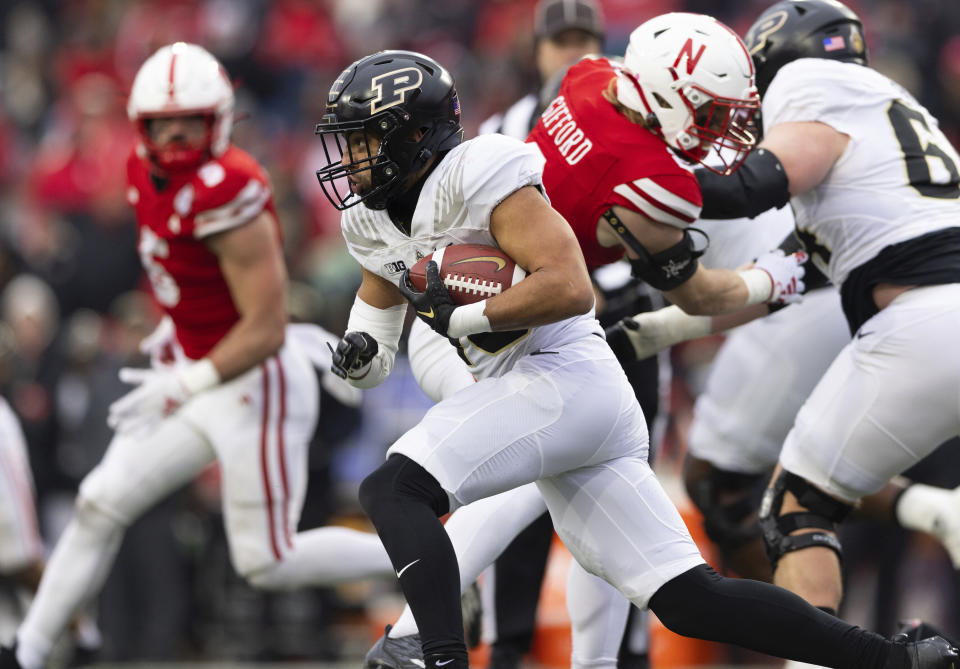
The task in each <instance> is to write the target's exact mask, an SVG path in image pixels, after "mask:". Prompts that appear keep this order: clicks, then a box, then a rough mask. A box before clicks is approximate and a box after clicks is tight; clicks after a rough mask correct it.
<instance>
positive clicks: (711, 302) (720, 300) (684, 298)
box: [664, 267, 749, 316]
mask: <svg viewBox="0 0 960 669" xmlns="http://www.w3.org/2000/svg"><path fill="white" fill-rule="evenodd" d="M664 295H665V296H666V297H667V299H669V300H670V301H671V302H673V303H674V304H676V305H677V306H678V307H680V308H681V309H682V310H683V311H685V312H686V313H688V314H690V315H692V316H714V315H717V314H724V313H729V312H731V311H736V310H738V309H740V308H742V307H743V306H745V305H746V303H747V298H748V296H749V291H748V289H747V284H746V283H745V282H744V280H743V278H741V276H740V273H739V272H735V271H733V270H728V269H705V268H703V267H701V268H700V269H698V270H697V272H696V274H694V275H693V276H692V277H691V278H690V280H689V281H687V282H686V283H684V284H683V285H681V286H680V287H679V288H677V289H675V290H671V291H667V292H665V293H664Z"/></svg>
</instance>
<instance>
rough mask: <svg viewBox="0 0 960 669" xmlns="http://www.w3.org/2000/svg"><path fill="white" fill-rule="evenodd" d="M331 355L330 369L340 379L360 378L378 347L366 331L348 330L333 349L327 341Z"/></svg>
mask: <svg viewBox="0 0 960 669" xmlns="http://www.w3.org/2000/svg"><path fill="white" fill-rule="evenodd" d="M327 346H328V347H329V348H330V354H331V357H332V360H331V363H330V371H331V372H333V373H334V374H336V375H337V376H339V377H340V378H341V379H346V378H347V377H350V378H352V379H360V378H363V376H364V375H365V374H366V373H367V370H368V369H369V368H370V362H371V361H372V360H373V359H374V357H376V355H377V351H378V350H379V349H380V347H379V346H378V345H377V340H376V339H374V338H373V337H371V336H370V335H369V334H367V333H366V332H348V333H347V334H345V335H343V339H341V340H340V343H339V344H337V348H336V349H334V348H333V347H332V346H330V344H329V343H328V344H327Z"/></svg>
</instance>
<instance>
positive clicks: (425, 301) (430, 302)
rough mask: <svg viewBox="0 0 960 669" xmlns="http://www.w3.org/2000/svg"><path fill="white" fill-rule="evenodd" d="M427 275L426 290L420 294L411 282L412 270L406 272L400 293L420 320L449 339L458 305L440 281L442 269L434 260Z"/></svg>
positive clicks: (428, 265) (401, 282)
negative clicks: (452, 317) (449, 331)
mask: <svg viewBox="0 0 960 669" xmlns="http://www.w3.org/2000/svg"><path fill="white" fill-rule="evenodd" d="M426 274H427V287H426V290H424V291H423V292H422V293H418V292H417V291H416V289H415V288H414V287H413V284H412V283H411V282H410V270H407V271H405V272H404V273H403V277H402V278H401V279H400V286H399V287H400V292H401V293H403V296H404V297H405V298H407V301H408V302H410V304H412V305H413V308H414V310H415V311H416V312H417V317H418V318H420V320H422V321H423V322H424V323H426V324H427V325H429V326H430V327H431V328H432V329H433V330H434V332H438V333H440V334H441V335H443V336H444V337H449V335H448V334H447V331H448V330H449V329H450V316H451V314H453V310H454V309H456V308H457V305H456V304H454V302H453V298H451V297H450V293H448V292H447V289H446V287H445V286H444V285H443V281H441V279H440V268H439V267H437V263H435V262H434V261H432V260H431V261H430V262H428V263H427V272H426Z"/></svg>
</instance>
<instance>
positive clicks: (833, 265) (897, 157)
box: [763, 58, 960, 286]
mask: <svg viewBox="0 0 960 669" xmlns="http://www.w3.org/2000/svg"><path fill="white" fill-rule="evenodd" d="M788 122H819V123H825V124H827V125H829V126H831V127H832V128H834V129H836V130H837V131H839V132H842V133H844V134H846V135H848V136H849V137H850V142H849V144H848V146H847V148H846V150H845V151H844V153H843V155H841V156H840V158H839V159H838V160H837V162H836V163H835V164H834V166H833V168H832V170H831V171H830V173H829V174H828V176H827V178H826V179H824V180H823V182H822V183H821V184H820V185H819V186H817V187H816V188H814V189H813V190H810V191H809V192H807V193H804V194H802V195H798V196H796V197H794V198H793V199H792V200H791V204H792V206H793V209H794V213H795V215H796V220H797V230H798V232H799V234H800V236H801V238H802V239H803V240H804V242H805V244H806V245H807V250H808V251H809V252H810V253H811V256H812V259H813V261H814V262H815V263H816V264H817V267H818V268H819V269H820V270H821V271H823V272H824V273H825V274H826V275H827V276H828V277H829V278H830V280H831V281H832V282H833V283H834V285H836V286H841V285H842V284H843V282H844V281H845V280H846V278H847V277H848V276H849V275H850V272H851V271H852V270H854V269H855V268H857V267H859V266H861V265H863V264H864V263H866V262H868V261H870V260H871V259H873V258H875V257H876V256H877V254H878V253H879V252H880V251H881V250H882V249H883V248H884V247H887V246H890V245H891V244H897V243H899V242H904V241H906V240H910V239H913V238H915V237H919V236H921V235H924V234H926V233H929V232H933V231H936V230H941V229H944V228H949V227H955V226H958V225H960V188H958V181H960V175H958V169H960V167H958V166H960V157H958V156H957V152H956V150H955V149H954V148H953V147H952V146H951V145H950V142H949V141H948V140H947V139H946V137H944V135H943V133H942V132H940V129H939V127H938V124H937V120H936V119H935V118H934V117H933V116H931V115H930V114H929V112H927V110H926V109H924V108H923V107H922V106H921V105H920V104H919V103H918V102H917V101H916V100H915V99H914V98H913V96H911V95H910V93H908V92H907V91H906V90H904V89H903V88H902V87H900V86H899V85H897V84H896V83H894V82H893V81H891V80H890V79H888V78H887V77H886V76H884V75H882V74H880V73H879V72H876V71H875V70H872V69H870V68H867V67H863V66H861V65H856V64H853V63H843V62H839V61H834V60H826V59H821V58H803V59H800V60H796V61H793V62H792V63H789V64H787V65H785V66H784V67H783V68H782V69H781V70H780V71H779V72H777V75H776V77H775V78H774V80H773V82H772V83H771V84H770V88H769V90H768V91H767V93H766V95H765V96H764V99H763V123H764V129H765V130H766V131H767V132H769V130H770V128H771V127H773V126H776V125H779V124H781V123H788Z"/></svg>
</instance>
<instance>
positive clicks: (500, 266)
mask: <svg viewBox="0 0 960 669" xmlns="http://www.w3.org/2000/svg"><path fill="white" fill-rule="evenodd" d="M464 262H492V263H496V265H497V270H496V271H498V272H499V271H500V270H502V269H503V268H504V267H506V266H507V261H506V260H504V259H503V258H498V257H497V256H476V257H474V258H464V259H463V260H458V261H456V262H452V263H450V264H451V265H459V264H460V263H464ZM437 666H440V663H439V662H438V663H437Z"/></svg>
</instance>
